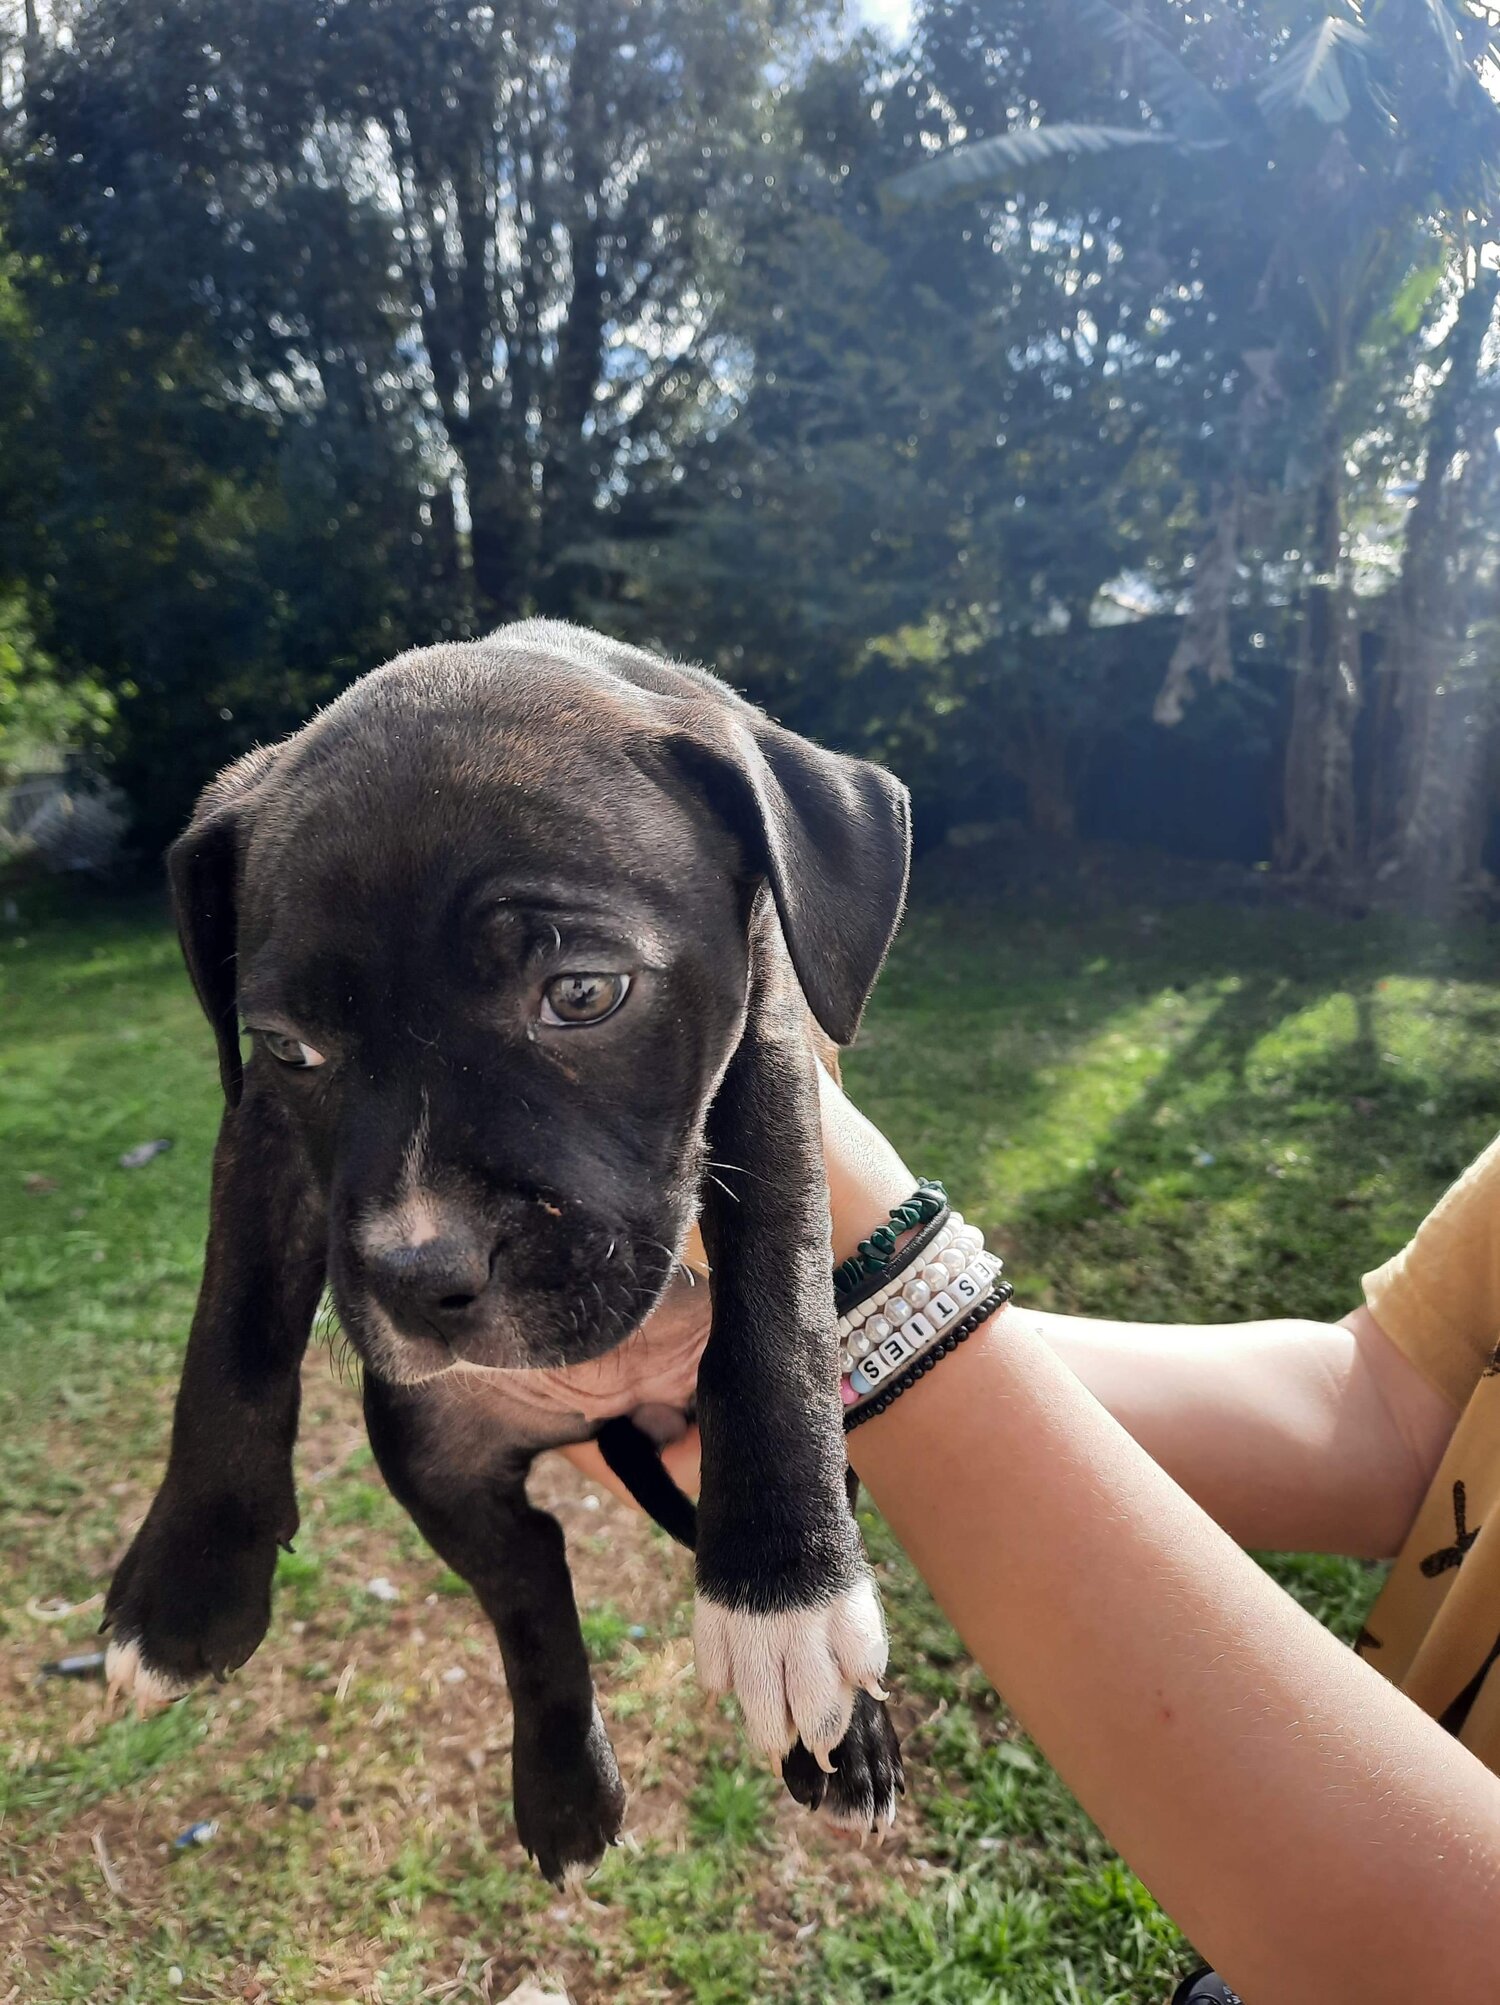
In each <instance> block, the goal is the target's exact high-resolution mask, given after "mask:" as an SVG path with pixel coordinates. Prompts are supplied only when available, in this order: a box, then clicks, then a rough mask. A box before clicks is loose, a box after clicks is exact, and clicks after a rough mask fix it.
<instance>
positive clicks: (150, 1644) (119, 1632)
mask: <svg viewBox="0 0 1500 2005" xmlns="http://www.w3.org/2000/svg"><path fill="white" fill-rule="evenodd" d="M278 1524H280V1525H284V1526H285V1527H286V1528H285V1529H284V1530H283V1531H280V1532H278V1531H277V1530H276V1529H272V1527H274V1526H276V1525H278ZM295 1528H296V1516H295V1509H293V1511H292V1513H291V1515H290V1518H289V1520H288V1519H287V1518H286V1517H285V1516H284V1515H281V1516H278V1517H276V1518H269V1519H268V1518H267V1517H266V1516H263V1515H262V1514H260V1513H257V1512H252V1511H251V1510H250V1509H249V1508H248V1507H247V1506H246V1505H245V1504H244V1503H243V1502H241V1501H240V1500H239V1499H235V1498H224V1499H218V1500H209V1501H207V1502H206V1503H204V1504H200V1505H198V1506H196V1507H195V1508H192V1509H189V1508H186V1507H184V1506H182V1505H180V1504H179V1503H178V1502H177V1500H176V1499H175V1498H174V1496H173V1495H172V1494H171V1493H170V1491H169V1490H166V1489H164V1490H163V1491H162V1492H161V1493H160V1494H159V1495H158V1496H157V1499H156V1501H155V1503H153V1505H152V1506H151V1509H150V1512H149V1513H148V1514H147V1517H146V1522H145V1523H144V1524H143V1525H142V1526H141V1528H140V1530H139V1531H138V1532H137V1533H136V1535H135V1538H134V1540H133V1542H132V1544H131V1547H130V1550H129V1551H128V1552H127V1553H126V1555H125V1557H124V1559H122V1560H121V1562H120V1564H119V1566H118V1567H117V1568H116V1570H115V1577H114V1579H113V1580H112V1581H111V1582H110V1586H109V1593H108V1595H107V1596H106V1597H105V1603H104V1626H105V1627H106V1628H109V1629H112V1630H113V1632H114V1641H113V1643H112V1645H111V1647H110V1650H109V1652H108V1654H107V1657H106V1675H107V1676H108V1677H109V1678H110V1680H111V1684H112V1686H113V1688H114V1689H116V1690H118V1691H121V1692H124V1693H126V1694H127V1695H128V1696H131V1697H133V1698H135V1699H136V1700H137V1702H138V1703H140V1702H142V1701H144V1702H145V1703H147V1704H150V1703H153V1702H155V1701H157V1700H159V1699H162V1698H180V1697H181V1696H182V1694H183V1692H185V1691H186V1690H187V1688H188V1687H189V1686H190V1685H194V1684H196V1683H197V1682H198V1680H199V1679H200V1678H205V1677H210V1676H212V1677H223V1676H224V1674H225V1673H226V1672H228V1671H232V1670H235V1669H236V1668H237V1667H238V1666H239V1665H241V1664H243V1663H244V1661H245V1659H246V1658H247V1657H248V1656H250V1655H251V1653H252V1652H253V1651H254V1650H255V1648H256V1646H257V1645H258V1644H259V1643H260V1641H261V1638H262V1637H263V1636H264V1635H265V1633H266V1629H267V1627H268V1625H269V1623H270V1620H271V1580H272V1576H273V1575H274V1574H275V1571H276V1552H277V1543H278V1537H285V1538H289V1537H290V1536H291V1532H292V1531H293V1530H295Z"/></svg>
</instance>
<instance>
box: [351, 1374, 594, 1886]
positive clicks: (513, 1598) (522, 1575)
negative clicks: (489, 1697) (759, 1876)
mask: <svg viewBox="0 0 1500 2005" xmlns="http://www.w3.org/2000/svg"><path fill="white" fill-rule="evenodd" d="M365 1422H366V1425H367V1427H368V1429H369V1434H370V1445H371V1447H372V1448H373V1449H374V1451H375V1458H376V1460H377V1461H378V1462H379V1464H380V1468H381V1471H382V1473H383V1474H384V1476H385V1479H386V1481H387V1483H388V1484H389V1485H390V1487H391V1490H392V1493H393V1494H394V1495H395V1496H396V1498H397V1499H398V1500H399V1502H400V1503H401V1504H402V1505H403V1506H404V1507H405V1509H406V1510H407V1511H408V1512H409V1513H410V1515H411V1517H412V1519H413V1520H414V1521H415V1523H416V1526H417V1528H418V1530H419V1531H420V1532H421V1533H422V1536H423V1537H424V1538H425V1539H426V1540H427V1542H428V1544H429V1545H430V1546H432V1548H433V1549H434V1551H435V1552H437V1553H438V1554H439V1556H440V1557H441V1558H442V1559H444V1560H445V1561H446V1562H447V1564H448V1565H449V1566H451V1567H452V1568H453V1571H454V1572H455V1573H457V1574H461V1575H462V1576H463V1578H464V1579H465V1580H466V1581H467V1582H468V1583H469V1585H470V1586H471V1587H472V1588H473V1590H474V1592H475V1594H476V1595H477V1596H478V1598H479V1602H480V1605H481V1606H482V1608H483V1609H484V1612H485V1613H486V1615H488V1616H489V1618H490V1620H491V1622H493V1623H494V1625H495V1633H496V1635H497V1636H498V1638H499V1640H500V1655H501V1658H502V1659H503V1661H504V1664H505V1676H506V1681H507V1683H508V1684H509V1686H510V1696H511V1706H512V1709H513V1712H514V1716H515V1729H514V1741H513V1754H512V1785H513V1790H514V1796H515V1810H516V1830H517V1832H518V1834H519V1836H520V1839H521V1843H522V1844H523V1845H524V1846H525V1848H526V1850H527V1851H528V1852H529V1853H530V1854H531V1856H532V1858H534V1859H535V1860H536V1862H537V1864H538V1866H539V1867H540V1868H541V1870H542V1872H543V1873H544V1874H545V1875H546V1877H547V1878H548V1879H549V1880H553V1881H556V1882H559V1883H560V1882H561V1881H562V1880H563V1879H564V1877H565V1876H566V1875H567V1874H568V1872H569V1870H570V1869H577V1868H579V1867H584V1868H587V1867H590V1866H594V1865H596V1864H597V1863H598V1861H599V1860H600V1858H602V1857H603V1854H604V1851H605V1848H606V1847H607V1846H608V1845H611V1844H613V1842H614V1840H615V1839H616V1838H617V1837H618V1836H619V1833H620V1826H621V1823H622V1822H623V1820H624V1815H625V1789H624V1785H623V1784H622V1783H621V1781H620V1771H619V1769H618V1767H617V1766H616V1764H615V1757H614V1750H613V1749H612V1748H611V1746H610V1744H609V1736H608V1735H607V1734H606V1733H605V1730H604V1722H603V1721H602V1719H601V1718H600V1717H599V1708H598V1706H597V1704H596V1703H595V1700H594V1684H593V1678H592V1676H591V1674H590V1671H589V1661H588V1653H587V1651H586V1650H585V1648H584V1642H583V1636H582V1634H581V1632H580V1630H579V1626H578V1610H577V1606H576V1604H575V1602H574V1599H573V1582H572V1579H571V1577H570V1575H569V1573H568V1560H567V1552H566V1549H565V1546H564V1543H563V1535H562V1531H561V1528H560V1527H559V1525H558V1523H557V1520H556V1519H555V1518H553V1517H551V1516H549V1515H548V1513H547V1512H545V1511H539V1510H537V1509H535V1508H534V1506H533V1505H532V1504H531V1503H530V1501H529V1500H528V1498H527V1496H526V1489H525V1480H526V1469H527V1465H528V1463H529V1460H530V1457H529V1455H527V1454H526V1453H524V1452H523V1451H520V1450H518V1449H516V1448H515V1447H513V1446H511V1445H509V1444H507V1443H506V1442H505V1441H504V1439H503V1437H501V1438H500V1439H499V1440H497V1437H496V1429H495V1426H494V1423H493V1421H492V1420H491V1418H490V1417H489V1416H488V1415H486V1416H484V1419H483V1422H482V1424H476V1420H475V1418H474V1416H473V1415H472V1414H466V1413H465V1412H464V1411H463V1395H462V1394H461V1393H455V1392H454V1391H453V1390H452V1389H451V1388H450V1387H449V1386H447V1385H445V1384H444V1383H443V1382H442V1381H437V1382H435V1383H433V1384H432V1385H430V1386H403V1387H390V1386H385V1385H382V1384H380V1382H379V1381H378V1380H376V1379H373V1378H371V1377H369V1376H368V1375H367V1376H366V1379H365Z"/></svg>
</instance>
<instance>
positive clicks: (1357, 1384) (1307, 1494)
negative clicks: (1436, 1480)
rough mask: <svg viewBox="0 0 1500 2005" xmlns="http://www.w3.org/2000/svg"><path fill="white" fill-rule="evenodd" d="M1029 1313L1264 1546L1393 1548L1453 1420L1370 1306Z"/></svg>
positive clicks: (1186, 1477) (1072, 1364)
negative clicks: (1212, 1317) (1203, 1312)
mask: <svg viewBox="0 0 1500 2005" xmlns="http://www.w3.org/2000/svg"><path fill="white" fill-rule="evenodd" d="M1020 1321H1024V1322H1025V1323H1026V1324H1027V1325H1028V1326H1029V1327H1030V1328H1031V1329H1032V1330H1033V1331H1034V1332H1035V1334H1036V1335H1038V1336H1039V1337H1041V1338H1042V1340H1043V1341H1044V1342H1045V1343H1046V1344H1047V1345H1048V1346H1049V1347H1050V1348H1051V1349H1052V1350H1053V1351H1054V1352H1055V1353H1056V1354H1057V1356H1058V1357H1060V1358H1061V1359H1062V1360H1063V1362H1064V1363H1065V1364H1066V1365H1067V1366H1068V1367H1069V1369H1070V1370H1072V1371H1073V1372H1074V1373H1076V1375H1077V1376H1078V1377H1079V1378H1080V1379H1081V1380H1082V1381H1083V1383H1084V1384H1085V1385H1086V1386H1087V1387H1088V1389H1089V1391H1090V1392H1092V1393H1093V1395H1094V1397H1095V1398H1096V1399H1098V1400H1099V1401H1100V1402H1101V1404H1102V1405H1104V1406H1105V1407H1106V1408H1107V1409H1108V1410H1109V1412H1110V1413H1112V1414H1113V1415H1114V1417H1115V1419H1116V1420H1117V1421H1119V1423H1120V1424H1121V1426H1122V1427H1124V1428H1125V1429H1126V1431H1127V1432H1128V1433H1130V1434H1131V1435H1132V1436H1133V1437H1134V1438H1135V1440H1136V1441H1138V1442H1139V1443H1140V1445H1141V1446H1142V1447H1143V1448H1144V1449H1145V1450H1146V1452H1147V1454H1148V1455H1150V1456H1151V1457H1152V1458H1153V1460H1155V1461H1156V1462H1158V1463H1159V1464H1160V1465H1161V1467H1162V1468H1163V1469H1165V1470H1166V1471H1167V1473H1168V1474H1169V1475H1170V1476H1172V1477H1173V1478H1174V1479H1175V1480H1176V1481H1177V1482H1178V1483H1179V1484H1181V1486H1182V1488H1183V1489H1184V1490H1186V1491H1187V1493H1188V1495H1189V1496H1190V1497H1192V1498H1193V1499H1194V1501H1195V1502H1197V1503H1198V1504H1199V1505H1201V1507H1202V1508H1203V1509H1204V1510H1205V1511H1207V1512H1208V1514H1209V1516H1210V1517H1211V1518H1213V1519H1214V1520H1215V1521H1216V1522H1217V1523H1218V1524H1220V1525H1222V1526H1223V1528H1224V1530H1225V1531H1227V1532H1228V1533H1229V1535H1230V1536H1231V1537H1232V1538H1233V1539H1234V1540H1235V1541H1236V1542H1237V1543H1238V1544H1239V1545H1242V1546H1248V1547H1251V1548H1255V1549H1261V1550H1267V1551H1275V1552H1337V1553H1349V1554H1352V1555H1354V1556H1355V1557H1357V1558H1361V1559H1387V1558H1389V1557H1390V1556H1391V1555H1392V1554H1393V1553H1395V1552H1396V1551H1397V1550H1398V1549H1399V1548H1400V1546H1401V1544H1402V1541H1403V1540H1404V1538H1405V1536H1406V1533H1407V1530H1408V1528H1409V1526H1410V1525H1411V1522H1412V1519H1413V1518H1414V1517H1415V1516H1416V1513H1417V1510H1418V1508H1419V1506H1420V1505H1421V1502H1422V1499H1423V1498H1424V1497H1425V1495H1426V1494H1427V1490H1428V1486H1429V1485H1430V1483H1431V1481H1432V1478H1433V1475H1434V1473H1435V1472H1436V1469H1437V1466H1438V1463H1439V1462H1440V1461H1441V1460H1442V1455H1443V1450H1444V1449H1445V1448H1446V1446H1447V1444H1448V1438H1449V1436H1450V1435H1451V1434H1452V1432H1453V1427H1454V1423H1455V1422H1456V1420H1457V1418H1458V1413H1457V1410H1456V1408H1455V1407H1454V1406H1453V1405H1452V1404H1451V1403H1450V1402H1449V1400H1448V1399H1447V1398H1446V1397H1445V1396H1444V1395H1443V1394H1442V1393H1441V1392H1439V1391H1438V1390H1437V1389H1436V1388H1435V1387H1434V1386H1432V1385H1431V1384H1429V1382H1428V1381H1427V1380H1426V1379H1425V1378H1424V1377H1423V1376H1422V1374H1421V1373H1420V1372H1419V1371H1418V1370H1417V1368H1416V1367H1415V1365H1413V1364H1411V1363H1410V1362H1409V1361H1408V1359H1407V1358H1406V1357H1405V1355H1404V1354H1403V1353H1402V1352H1401V1351H1400V1350H1398V1349H1397V1347H1396V1346H1395V1344H1394V1343H1392V1341H1391V1340H1390V1338H1389V1337H1388V1336H1387V1335H1386V1334H1385V1332H1384V1331H1383V1330H1382V1329H1381V1327H1380V1324H1379V1323H1378V1322H1377V1321H1376V1319H1375V1317H1374V1316H1373V1315H1372V1314H1371V1313H1370V1311H1369V1310H1368V1309H1367V1308H1365V1307H1363V1306H1361V1307H1360V1308H1358V1309H1355V1310H1353V1311H1352V1312H1351V1313H1350V1314H1349V1315H1347V1316H1345V1317H1344V1319H1343V1320H1342V1321H1341V1322H1338V1323H1322V1322H1315V1321H1312V1320H1308V1319H1294V1318H1284V1319H1280V1320H1277V1321H1273V1322H1258V1323H1218V1324H1204V1325H1195V1324H1180V1325H1174V1324H1170V1323H1121V1322H1115V1321H1112V1320H1106V1319H1102V1318H1094V1317H1085V1316H1060V1315H1052V1314H1048V1313H1046V1312H1044V1311H1041V1310H1035V1309H1026V1310H1023V1311H1021V1312H1020V1313H1019V1314H1017V1315H1016V1316H1015V1317H1014V1319H1013V1325H1014V1323H1015V1322H1020Z"/></svg>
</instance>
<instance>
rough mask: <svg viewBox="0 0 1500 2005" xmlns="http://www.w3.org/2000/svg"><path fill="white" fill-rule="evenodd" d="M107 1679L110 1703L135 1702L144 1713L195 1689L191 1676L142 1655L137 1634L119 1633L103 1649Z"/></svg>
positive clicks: (169, 1703)
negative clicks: (169, 1668) (182, 1676)
mask: <svg viewBox="0 0 1500 2005" xmlns="http://www.w3.org/2000/svg"><path fill="white" fill-rule="evenodd" d="M104 1681H105V1686H106V1688H107V1692H108V1700H109V1704H110V1705H111V1706H116V1705H119V1704H121V1703H124V1704H126V1705H129V1704H134V1706H135V1709H136V1711H137V1712H138V1713H140V1714H142V1715H143V1716H144V1715H145V1714H147V1713H154V1712H155V1711H157V1709H158V1708H159V1707H161V1706H169V1705H171V1703H172V1701H173V1700H174V1699H180V1698H182V1697H183V1696H184V1695H185V1694H186V1693H188V1692H189V1691H191V1690H192V1680H191V1679H188V1678H179V1677H176V1676H175V1675H174V1674H173V1673H172V1672H171V1671H166V1670H163V1669H161V1668H160V1667H159V1666H158V1665H155V1664H153V1663H151V1661H150V1659H149V1658H147V1657H146V1656H145V1655H143V1653H142V1650H141V1642H140V1638H139V1637H138V1636H121V1635H116V1636H115V1637H114V1638H113V1639H112V1640H111V1642H110V1645H109V1648H108V1649H107V1650H106V1651H105V1653H104Z"/></svg>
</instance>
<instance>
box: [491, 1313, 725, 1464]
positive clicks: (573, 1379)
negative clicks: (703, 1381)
mask: <svg viewBox="0 0 1500 2005" xmlns="http://www.w3.org/2000/svg"><path fill="white" fill-rule="evenodd" d="M711 1319H712V1310H711V1304H710V1298H709V1291H708V1283H707V1281H706V1280H703V1279H699V1280H697V1281H696V1282H689V1281H687V1280H686V1279H684V1278H683V1277H682V1276H681V1275H679V1276H678V1278H677V1279H675V1280H674V1281H673V1282H672V1284H671V1286H670V1287H669V1288H668V1290H667V1292H666V1294H665V1296H664V1297H663V1298H662V1300H661V1302H660V1303H659V1304H658V1306H657V1309H656V1311H655V1313H654V1314H653V1315H652V1317H651V1318H650V1321H649V1322H648V1323H647V1324H646V1325H645V1326H644V1327H643V1328H642V1329H639V1330H637V1331H636V1333H635V1335H634V1336H632V1337H628V1338H627V1339H626V1341H625V1342H624V1343H623V1344H621V1345H620V1346H619V1347H618V1348H617V1349H616V1350H613V1351H610V1352H609V1353H608V1354H607V1355H606V1356H604V1357H602V1358H595V1359H593V1360H592V1361H591V1362H590V1363H588V1364H580V1365H562V1366H558V1367H557V1368H556V1369H554V1370H549V1371H524V1372H507V1373H506V1374H505V1391H506V1395H507V1399H508V1401H510V1402H511V1403H513V1404H514V1406H515V1407H516V1408H517V1409H519V1410H520V1411H522V1412H524V1413H525V1414H527V1415H528V1416H534V1417H535V1418H536V1420H537V1421H538V1422H543V1423H546V1424H549V1425H552V1426H556V1425H563V1426H566V1427H567V1428H568V1430H569V1432H570V1433H577V1432H579V1431H580V1429H579V1423H580V1422H581V1423H582V1429H583V1430H585V1431H590V1432H591V1431H592V1430H593V1429H594V1428H595V1427H597V1426H599V1425H600V1423H601V1422H603V1421H606V1420H613V1419H615V1418H616V1417H617V1416H618V1415H621V1414H630V1413H634V1412H636V1411H637V1409H638V1408H641V1407H666V1408H672V1409H675V1410H676V1411H677V1412H680V1413H687V1412H689V1411H690V1410H691V1408H692V1406H693V1401H694V1395H695V1393H696V1390H697V1384H698V1360H699V1359H700V1358H701V1357H702V1355H703V1350H704V1346H705V1345H706V1344H707V1342H708V1334H709V1327H710V1323H711Z"/></svg>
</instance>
